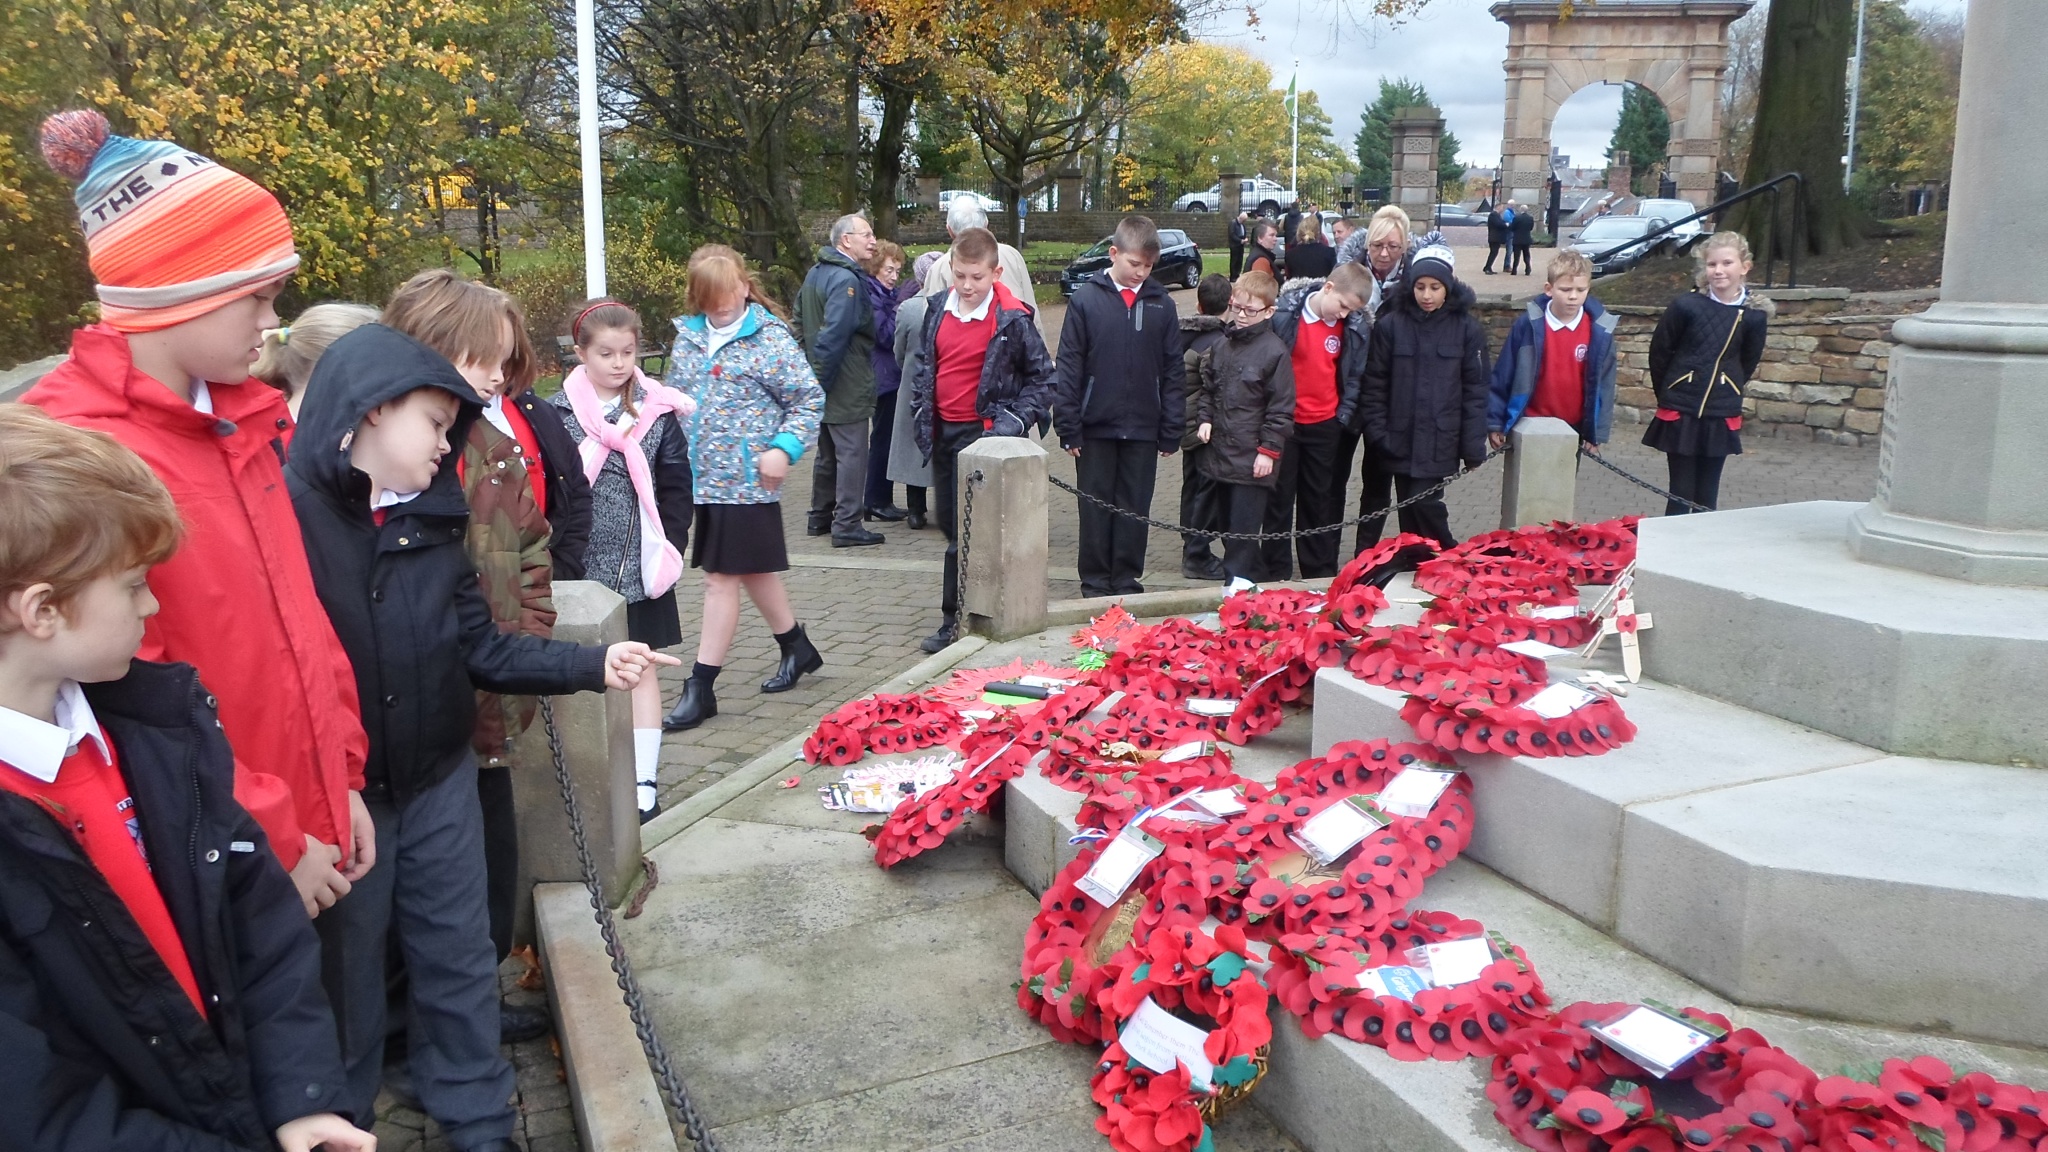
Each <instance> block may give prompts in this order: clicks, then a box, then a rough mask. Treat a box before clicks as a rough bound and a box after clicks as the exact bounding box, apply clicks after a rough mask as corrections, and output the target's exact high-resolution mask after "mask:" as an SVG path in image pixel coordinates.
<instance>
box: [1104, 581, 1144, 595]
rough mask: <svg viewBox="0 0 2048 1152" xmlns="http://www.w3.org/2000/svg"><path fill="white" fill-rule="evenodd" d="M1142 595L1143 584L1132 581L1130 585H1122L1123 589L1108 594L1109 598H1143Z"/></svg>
mask: <svg viewBox="0 0 2048 1152" xmlns="http://www.w3.org/2000/svg"><path fill="white" fill-rule="evenodd" d="M1144 594H1145V586H1144V585H1143V584H1140V583H1138V582H1137V581H1136V580H1133V581H1131V582H1130V583H1128V584H1126V585H1124V586H1123V587H1121V588H1117V589H1114V590H1112V591H1111V592H1110V595H1111V596H1143V595H1144Z"/></svg>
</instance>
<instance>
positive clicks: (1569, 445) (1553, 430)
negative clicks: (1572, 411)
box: [1500, 416, 1579, 528]
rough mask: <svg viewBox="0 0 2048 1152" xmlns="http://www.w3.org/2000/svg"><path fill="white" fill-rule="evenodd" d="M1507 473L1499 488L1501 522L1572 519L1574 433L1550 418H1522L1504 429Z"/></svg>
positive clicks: (1575, 481)
mask: <svg viewBox="0 0 2048 1152" xmlns="http://www.w3.org/2000/svg"><path fill="white" fill-rule="evenodd" d="M1507 466H1508V468H1507V475H1506V477H1505V478H1503V479H1502V481H1501V486H1500V526H1501V527H1503V528H1519V527H1521V526H1522V525H1524V524H1548V523H1550V522H1551V521H1552V520H1570V519H1572V518H1573V512H1572V509H1573V504H1574V501H1575V500H1576V498H1577V495H1578V486H1579V434H1578V432H1577V431H1576V430H1574V429H1573V428H1572V426H1571V425H1569V424H1567V423H1565V422H1564V421H1562V420H1558V419H1555V418H1553V417H1550V416H1527V417H1523V418H1522V419H1521V420H1519V421H1516V423H1515V428H1514V431H1512V432H1510V433H1508V458H1507Z"/></svg>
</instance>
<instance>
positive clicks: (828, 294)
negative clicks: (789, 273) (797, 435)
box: [796, 248, 875, 424]
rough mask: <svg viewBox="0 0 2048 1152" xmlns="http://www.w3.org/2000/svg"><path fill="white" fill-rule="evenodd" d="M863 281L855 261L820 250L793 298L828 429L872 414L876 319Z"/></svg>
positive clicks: (801, 336) (861, 272)
mask: <svg viewBox="0 0 2048 1152" xmlns="http://www.w3.org/2000/svg"><path fill="white" fill-rule="evenodd" d="M866 276H867V273H866V272H863V271H862V270H861V267H860V265H858V264H856V263H854V262H853V257H851V256H848V255H847V254H846V253H844V252H841V251H840V250H839V249H837V248H820V249H818V262H817V263H816V264H813V265H811V270H810V271H809V272H808V273H806V274H805V275H804V286H803V288H802V289H800V290H799V291H798V292H797V294H796V326H797V334H798V338H799V339H801V340H802V342H803V346H804V356H805V357H806V358H807V359H809V360H810V362H811V371H812V372H813V373H814V374H815V375H816V376H817V377H818V384H819V385H820V386H821V387H823V388H824V389H825V417H824V423H826V424H852V423H855V422H857V421H861V420H866V419H867V418H868V417H870V416H873V415H874V414H875V362H874V357H873V356H872V355H870V353H872V352H873V351H874V349H875V314H874V310H873V309H872V308H870V307H869V306H868V294H867V287H866V285H865V283H864V282H863V281H864V278H865V277H866Z"/></svg>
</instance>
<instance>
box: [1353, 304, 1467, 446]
mask: <svg viewBox="0 0 2048 1152" xmlns="http://www.w3.org/2000/svg"><path fill="white" fill-rule="evenodd" d="M1449 287H1450V293H1449V295H1448V297H1447V298H1446V299H1445V300H1444V304H1443V307H1441V308H1438V309H1437V310H1436V311H1435V312H1424V311H1423V310H1422V306H1421V305H1419V304H1417V303H1416V302H1415V289H1414V286H1413V285H1411V284H1407V283H1404V284H1402V285H1401V286H1400V287H1399V288H1397V289H1396V290H1395V292H1394V295H1393V296H1392V297H1391V298H1389V299H1388V301H1387V303H1386V304H1385V306H1383V307H1382V308H1381V309H1380V314H1379V319H1378V320H1377V321H1376V322H1374V324H1373V326H1372V341H1371V347H1370V349H1369V350H1368V351H1367V353H1366V358H1365V383H1364V386H1363V387H1362V388H1360V389H1359V394H1358V411H1359V419H1360V421H1361V430H1362V432H1363V434H1364V437H1365V442H1366V443H1367V444H1369V445H1371V447H1372V450H1373V451H1374V452H1377V453H1378V454H1379V457H1380V464H1381V467H1383V468H1385V469H1386V470H1387V471H1389V472H1393V473H1396V474H1397V475H1402V476H1417V477H1423V478H1426V479H1432V480H1434V479H1438V478H1441V477H1444V476H1449V475H1451V474H1452V473H1453V472H1456V471H1457V470H1458V464H1459V462H1460V461H1463V462H1464V464H1465V465H1466V466H1467V467H1470V468H1476V467H1478V466H1479V465H1480V463H1482V462H1483V461H1484V460H1485V459H1486V398H1487V391H1488V388H1489V384H1490V377H1491V372H1490V371H1489V370H1488V368H1487V360H1486V329H1485V328H1483V327H1481V326H1480V323H1479V320H1478V318H1477V317H1475V316H1473V315H1472V301H1473V299H1474V296H1473V292H1472V289H1471V288H1470V287H1468V286H1466V285H1465V284H1463V283H1461V282H1457V281H1453V282H1452V283H1451V284H1450V285H1449Z"/></svg>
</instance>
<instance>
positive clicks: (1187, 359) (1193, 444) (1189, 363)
mask: <svg viewBox="0 0 2048 1152" xmlns="http://www.w3.org/2000/svg"><path fill="white" fill-rule="evenodd" d="M1267 279H1269V280H1270V279H1272V277H1270V276H1269V277H1267ZM1229 311H1230V277H1228V276H1224V275H1221V274H1219V273H1215V272H1211V273H1209V274H1208V275H1207V276H1204V277H1202V282H1201V283H1199V284H1197V285H1195V315H1193V316H1183V317H1181V318H1180V335H1181V346H1182V347H1181V367H1182V371H1183V373H1184V374H1185V376H1186V379H1187V382H1188V383H1187V401H1186V408H1187V425H1186V427H1185V430H1184V431H1182V432H1181V436H1180V523H1181V527H1183V528H1191V529H1193V528H1206V529H1208V530H1209V531H1211V532H1214V531H1215V530H1217V529H1219V528H1221V527H1223V519H1224V515H1225V509H1223V508H1222V507H1220V506H1218V505H1217V503H1216V497H1217V496H1218V495H1219V492H1218V490H1217V485H1216V481H1214V480H1212V479H1210V478H1209V474H1208V473H1207V472H1205V471H1203V470H1202V467H1201V460H1202V457H1203V455H1204V454H1205V452H1206V450H1205V449H1204V448H1203V447H1202V441H1201V439H1200V438H1199V437H1197V436H1196V435H1195V425H1196V424H1198V423H1200V421H1198V420H1196V419H1195V404H1196V402H1197V400H1196V396H1195V393H1196V392H1197V391H1198V389H1197V388H1196V387H1195V381H1196V380H1197V379H1199V377H1197V376H1196V375H1195V370H1196V365H1198V364H1199V363H1201V358H1202V354H1203V353H1204V352H1207V351H1208V350H1209V349H1211V348H1214V347H1215V346H1216V345H1218V344H1221V343H1222V342H1223V324H1224V317H1225V314H1226V313H1228V312H1229ZM1254 531H1256V529H1254ZM1214 539H1215V537H1213V536H1204V535H1202V534H1201V533H1199V532H1192V531H1191V532H1183V533H1181V544H1182V547H1181V559H1180V574H1181V575H1183V576H1185V577H1187V578H1188V579H1190V580H1222V579H1224V578H1225V577H1224V575H1223V561H1221V560H1218V559H1217V558H1216V554H1215V553H1214V552H1211V551H1209V542H1210V541H1212V540H1214Z"/></svg>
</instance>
